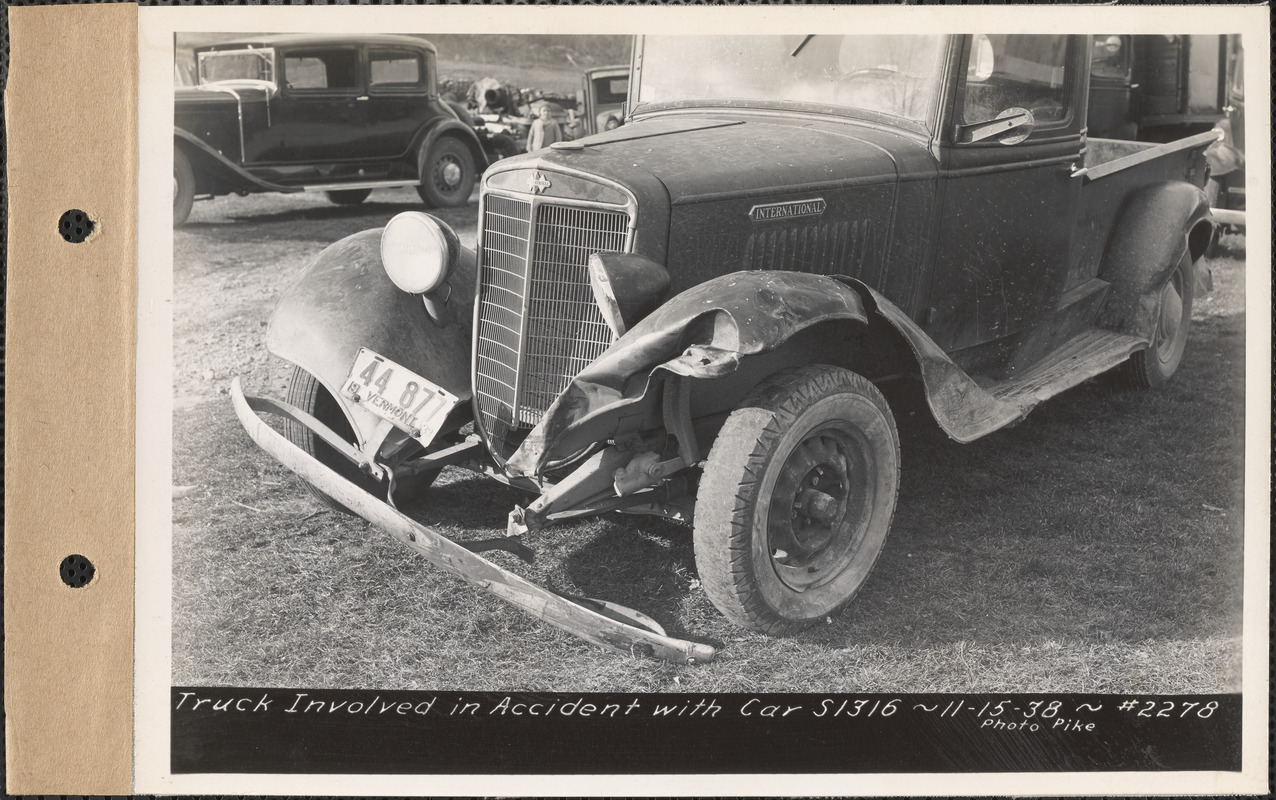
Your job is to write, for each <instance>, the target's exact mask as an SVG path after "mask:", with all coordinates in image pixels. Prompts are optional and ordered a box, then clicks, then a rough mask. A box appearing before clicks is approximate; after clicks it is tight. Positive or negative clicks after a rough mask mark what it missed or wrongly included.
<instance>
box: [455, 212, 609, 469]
mask: <svg viewBox="0 0 1276 800" xmlns="http://www.w3.org/2000/svg"><path fill="white" fill-rule="evenodd" d="M482 222H483V230H482V232H481V234H480V236H481V239H480V241H481V245H482V256H481V257H482V263H481V264H480V265H479V275H480V283H481V285H480V287H479V302H478V308H477V311H478V317H479V320H478V336H477V338H476V341H475V358H474V368H475V376H474V388H475V396H476V398H477V404H478V408H479V414H480V417H481V420H480V421H481V423H482V427H483V429H484V431H485V432H486V434H487V436H488V438H489V445H490V446H491V448H492V450H493V451H494V452H495V453H497V454H498V455H500V456H501V457H502V458H504V457H507V456H508V455H509V454H510V452H512V449H513V448H512V446H511V443H510V438H511V433H513V432H515V431H517V430H521V429H528V428H531V427H533V426H534V425H535V424H536V423H537V422H539V421H540V418H541V416H542V415H544V413H545V411H546V409H548V408H549V406H550V404H551V403H552V402H553V401H554V399H555V398H556V397H558V395H559V394H560V393H561V392H562V391H563V390H564V389H565V388H567V384H568V383H569V382H570V381H571V379H572V378H574V377H576V375H577V374H578V373H579V372H580V371H581V370H582V369H583V368H584V367H585V366H587V365H588V364H589V363H591V362H592V361H594V360H595V359H596V358H598V356H600V355H602V353H603V351H604V350H606V349H607V348H608V347H609V346H610V345H611V342H612V338H613V337H612V333H611V329H610V328H609V327H607V323H606V321H605V320H604V319H603V316H602V312H601V311H600V310H599V308H598V305H597V303H596V302H595V300H594V294H593V290H592V289H591V288H590V286H589V272H588V262H589V256H590V255H591V254H592V253H600V252H624V251H625V249H626V244H627V239H628V233H629V227H630V219H629V215H628V213H626V212H624V211H618V210H612V209H594V208H581V207H579V206H575V205H567V204H561V203H554V202H553V201H551V200H544V201H539V202H535V203H533V202H532V201H531V200H524V199H519V198H515V197H506V196H504V195H499V194H490V195H488V196H487V197H486V200H485V204H484V213H483V220H482Z"/></svg>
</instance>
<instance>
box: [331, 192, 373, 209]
mask: <svg viewBox="0 0 1276 800" xmlns="http://www.w3.org/2000/svg"><path fill="white" fill-rule="evenodd" d="M324 194H326V195H328V199H329V200H331V201H332V202H333V203H336V204H337V205H339V206H357V205H359V204H360V203H362V202H363V201H364V200H367V199H368V195H370V194H372V190H371V189H334V190H333V191H331V192H324Z"/></svg>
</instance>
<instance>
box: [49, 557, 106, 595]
mask: <svg viewBox="0 0 1276 800" xmlns="http://www.w3.org/2000/svg"><path fill="white" fill-rule="evenodd" d="M96 572H97V570H96V569H95V568H94V567H93V562H92V561H89V560H88V559H87V558H85V557H84V556H82V555H79V554H76V555H70V556H67V557H66V558H64V559H62V565H61V566H60V567H59V568H58V574H59V575H61V576H62V582H63V583H65V584H66V585H67V586H70V587H71V588H72V589H82V588H84V587H85V586H88V585H89V582H90V581H92V580H93V575H94V573H96Z"/></svg>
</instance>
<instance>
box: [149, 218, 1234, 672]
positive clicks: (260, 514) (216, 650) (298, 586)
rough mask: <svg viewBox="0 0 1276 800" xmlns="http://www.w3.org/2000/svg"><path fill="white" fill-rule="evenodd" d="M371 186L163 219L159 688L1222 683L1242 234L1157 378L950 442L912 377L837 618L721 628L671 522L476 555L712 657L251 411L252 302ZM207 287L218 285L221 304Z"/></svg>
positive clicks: (494, 496)
mask: <svg viewBox="0 0 1276 800" xmlns="http://www.w3.org/2000/svg"><path fill="white" fill-rule="evenodd" d="M382 196H383V193H378V194H377V195H375V196H374V199H373V201H372V204H371V205H370V206H366V207H364V208H363V209H362V211H360V212H358V213H361V214H364V215H365V216H362V217H355V216H352V215H354V214H355V213H356V212H353V211H350V210H348V209H336V208H333V207H328V206H325V205H324V204H323V202H322V200H321V199H304V200H298V199H296V198H284V199H278V198H255V197H254V198H244V199H240V198H228V199H225V200H220V201H216V203H215V204H201V206H203V207H201V206H197V215H196V216H193V217H192V219H193V221H194V224H193V225H192V226H189V227H188V228H187V229H183V230H182V231H179V232H178V235H177V240H176V251H177V252H176V258H175V291H176V298H175V301H176V302H175V312H176V316H175V319H176V322H175V347H176V360H177V368H176V373H177V375H176V381H177V386H176V387H175V390H176V392H177V397H178V404H177V410H176V414H175V420H174V430H175V434H176V435H175V440H176V441H177V445H176V448H175V452H174V461H173V463H174V471H175V474H174V482H175V484H177V485H181V486H189V487H193V488H191V489H190V490H189V491H188V492H186V493H185V494H184V495H183V496H181V497H179V498H177V499H175V500H174V502H173V513H174V518H173V544H172V546H173V560H174V576H173V577H174V592H173V639H174V641H173V656H174V672H173V680H174V682H175V683H178V684H218V685H254V686H309V687H317V688H320V687H365V688H376V689H391V688H399V689H407V688H418V689H438V690H442V689H465V690H484V689H489V690H497V689H505V690H515V689H525V690H573V691H586V690H597V691H602V690H623V691H682V690H686V691H765V690H792V691H871V690H881V691H886V690H894V691H901V690H902V691H950V692H956V691H961V692H972V691H1032V692H1043V691H1063V690H1068V691H1097V692H1131V693H1148V692H1189V691H1191V692H1206V691H1221V690H1232V689H1236V688H1237V687H1238V685H1239V678H1240V676H1239V666H1238V664H1239V637H1240V622H1241V619H1240V613H1241V545H1242V539H1243V536H1242V516H1241V496H1240V487H1241V476H1242V472H1243V464H1242V463H1241V443H1242V441H1243V434H1244V431H1243V407H1244V403H1243V401H1244V386H1243V343H1244V327H1245V325H1244V318H1243V315H1242V309H1243V297H1244V294H1243V291H1242V289H1241V288H1240V287H1241V286H1242V284H1243V276H1244V261H1243V253H1240V252H1237V251H1230V252H1224V253H1223V254H1222V256H1221V257H1220V258H1218V259H1216V260H1214V261H1213V262H1212V266H1213V267H1214V280H1215V287H1216V288H1215V292H1214V293H1213V294H1212V295H1211V297H1210V298H1209V299H1208V300H1206V301H1204V302H1201V303H1199V304H1198V305H1197V308H1196V315H1195V316H1196V321H1195V328H1194V330H1193V339H1192V342H1191V343H1190V345H1189V349H1188V354H1187V358H1186V361H1185V363H1184V365H1183V368H1182V371H1181V373H1180V375H1179V376H1178V377H1176V378H1175V380H1174V381H1173V382H1172V384H1171V385H1170V386H1169V387H1167V388H1166V389H1165V390H1164V391H1161V392H1153V393H1138V392H1129V391H1124V390H1119V389H1117V388H1115V387H1114V385H1113V384H1112V382H1111V381H1109V380H1107V379H1106V378H1101V379H1098V380H1094V381H1090V382H1088V383H1086V384H1083V385H1082V386H1080V387H1077V388H1076V389H1074V390H1072V391H1070V392H1068V393H1066V394H1064V395H1062V396H1060V397H1058V398H1056V399H1054V400H1051V401H1049V402H1047V403H1045V404H1043V405H1042V406H1041V407H1039V408H1038V409H1037V410H1036V411H1034V412H1033V413H1032V415H1031V416H1030V417H1029V418H1028V419H1027V420H1025V421H1024V422H1023V423H1021V424H1020V425H1018V426H1016V427H1015V428H1013V429H1010V430H1006V431H1002V432H999V433H997V434H994V435H992V436H990V437H987V438H985V439H983V440H980V441H979V442H976V443H974V444H970V445H958V444H955V443H953V442H951V441H950V440H948V439H947V438H946V437H945V436H944V435H943V434H942V433H941V432H939V431H938V430H937V429H936V428H935V426H934V425H933V423H930V422H929V421H928V420H927V419H926V417H925V412H924V411H923V410H921V409H920V408H919V407H918V406H916V405H915V404H913V405H910V403H912V402H913V401H911V400H910V399H909V398H907V397H896V398H892V401H893V403H895V405H896V410H897V413H898V414H899V416H900V417H901V419H902V422H901V441H902V445H903V457H904V462H903V463H904V472H903V482H902V487H901V491H900V501H899V511H898V513H897V516H896V520H895V524H894V528H893V530H892V533H891V536H890V538H889V539H888V541H887V545H886V549H885V552H884V553H883V555H882V557H881V559H880V560H879V562H878V565H877V567H876V568H875V570H874V572H873V574H872V575H871V576H870V578H869V580H868V583H867V584H866V586H865V587H864V589H863V590H862V591H861V593H860V595H859V596H858V597H857V598H856V600H855V601H854V603H852V605H851V606H850V607H849V608H848V609H847V611H846V612H845V613H843V614H842V615H840V616H838V617H836V618H834V619H833V620H832V621H831V623H830V624H828V625H825V626H821V627H819V628H818V629H815V630H813V631H809V632H807V633H805V634H802V635H800V636H797V637H793V638H786V639H773V638H768V637H764V636H760V635H755V634H752V633H748V632H746V631H743V630H741V629H738V628H735V627H733V626H731V625H730V624H729V623H727V622H726V621H725V619H723V618H722V616H721V615H720V614H719V613H718V612H717V611H716V609H714V608H713V606H712V605H711V604H710V603H709V601H708V599H707V597H706V596H705V594H704V592H703V591H702V590H700V588H699V585H698V582H697V581H696V571H695V565H694V561H693V557H692V547H691V536H690V531H689V530H688V529H685V528H682V527H679V526H676V525H673V524H668V523H665V522H662V521H657V520H652V519H647V518H641V517H622V516H618V515H611V516H607V517H603V518H599V519H592V520H586V521H582V522H578V523H575V524H569V525H561V526H558V527H554V528H550V529H547V530H545V531H543V532H538V533H537V534H536V535H535V536H534V537H533V539H532V541H530V542H529V544H531V545H532V546H533V547H534V548H535V549H536V550H537V552H538V557H537V560H536V563H535V564H534V565H531V566H527V565H523V564H522V562H519V561H518V560H516V559H514V558H513V557H512V556H508V555H506V554H503V553H496V554H491V557H492V559H493V560H495V561H497V562H499V563H501V564H502V565H503V566H506V567H508V568H510V569H513V570H514V571H516V572H518V573H519V574H522V575H525V576H526V577H528V578H529V579H531V580H533V581H536V582H540V583H543V584H548V585H551V586H553V587H555V588H558V589H562V590H566V591H569V592H572V593H575V594H583V595H587V596H595V597H601V598H605V599H609V600H614V601H616V602H619V603H622V604H624V605H628V606H631V607H634V608H638V609H640V610H642V611H644V612H646V613H648V614H650V615H651V616H653V617H654V618H656V619H657V620H658V621H660V622H661V623H662V624H664V625H665V627H666V628H667V629H668V630H669V631H670V633H671V634H673V635H676V636H682V637H687V638H692V639H696V640H699V641H704V642H709V643H711V644H714V645H716V646H719V647H721V648H722V653H721V659H720V660H719V661H718V662H715V663H713V664H709V665H704V666H698V667H690V668H688V667H680V666H672V665H667V664H661V663H657V662H653V661H649V660H644V659H635V658H627V657H623V656H616V655H613V654H610V653H607V652H604V651H602V650H599V649H596V648H594V647H592V646H590V645H588V644H585V643H583V642H581V641H580V640H577V639H575V638H573V637H571V636H568V635H566V634H563V633H560V632H558V631H556V630H554V629H552V628H550V627H548V626H546V625H544V624H541V623H538V622H536V621H535V620H533V619H532V618H531V617H529V616H527V615H525V614H523V613H521V612H519V611H518V610H516V609H514V608H512V607H510V606H508V605H506V604H505V603H503V602H501V601H499V600H496V599H495V598H493V597H491V596H489V595H487V594H485V593H483V592H481V591H479V590H476V589H473V588H470V587H468V586H467V585H465V584H464V583H463V582H461V581H460V580H459V579H455V578H451V577H449V576H447V575H445V574H443V573H442V572H441V571H439V570H437V569H435V568H433V567H431V566H430V565H429V564H427V563H426V562H425V561H424V560H423V559H421V558H419V557H416V556H414V555H412V554H411V553H409V552H408V551H406V550H405V549H403V548H402V547H401V546H399V545H398V544H397V543H395V542H394V541H393V540H391V539H390V538H389V537H388V536H386V535H384V534H381V533H379V532H378V531H376V530H375V529H373V528H372V527H371V526H369V525H368V524H366V523H364V522H363V521H361V520H358V519H354V518H351V517H347V516H343V515H339V514H336V513H332V512H328V511H324V510H321V509H320V507H319V506H318V505H317V504H316V503H315V502H314V501H312V500H311V499H310V497H309V496H308V495H307V494H306V493H305V492H304V491H303V489H302V487H301V485H300V484H299V482H298V480H297V479H296V478H295V477H293V476H292V475H291V473H289V472H287V471H286V470H284V469H283V468H282V467H280V466H278V465H277V464H275V463H274V462H273V460H271V459H270V458H269V457H267V456H265V455H264V454H262V453H260V452H259V451H258V450H257V448H256V447H255V445H253V444H252V442H251V441H250V440H249V439H248V438H247V436H246V435H244V434H243V432H242V430H241V429H240V428H239V426H238V423H237V421H236V420H235V418H234V416H233V413H232V411H231V409H230V405H229V402H228V401H227V398H226V397H225V395H224V391H225V385H226V384H227V383H228V382H229V377H230V376H231V375H232V374H234V373H236V372H239V373H247V374H248V376H249V378H250V381H249V384H250V386H255V388H256V389H258V390H261V391H266V392H271V393H274V394H280V391H279V386H278V381H279V380H280V376H281V375H282V374H283V373H282V372H281V371H280V369H279V367H278V365H276V364H273V363H271V362H270V361H269V359H268V357H267V356H266V355H265V354H264V352H263V351H262V350H261V347H260V344H259V342H260V339H261V335H262V333H263V332H264V328H262V327H261V324H262V323H263V322H264V320H265V319H266V316H267V315H268V313H269V309H270V307H271V306H272V305H273V302H274V299H275V297H276V296H277V294H278V292H279V291H281V290H282V288H283V286H284V285H286V283H287V281H288V279H289V278H290V276H291V275H292V274H294V272H295V269H296V268H299V266H300V263H301V262H302V261H304V258H303V256H302V255H301V253H302V252H303V251H305V252H306V254H307V255H306V257H308V256H309V255H312V254H313V253H314V252H316V251H317V249H318V245H317V244H314V242H319V241H331V240H333V239H335V238H337V237H338V236H340V235H343V234H344V233H347V232H350V231H351V230H357V229H359V228H360V227H370V226H371V225H373V224H380V223H381V222H383V221H384V220H383V219H382V217H383V216H385V217H388V215H389V214H391V213H393V211H395V210H398V208H397V206H396V203H397V202H399V201H400V200H403V198H398V195H394V196H392V197H391V196H389V195H385V196H386V197H390V202H387V201H385V200H381V201H378V200H377V198H379V197H382ZM405 197H406V196H405ZM396 198H397V199H396ZM403 202H407V201H406V200H403ZM269 203H289V204H292V205H289V206H288V207H287V209H289V210H284V211H272V210H270V209H272V208H274V206H269V205H268V204H269ZM254 204H255V205H254ZM227 209H230V211H227ZM462 211H464V214H462V212H461V211H458V212H454V213H456V214H457V215H458V219H460V218H461V217H462V216H468V219H469V222H468V225H469V228H468V229H466V230H462V237H463V238H465V237H466V236H469V237H471V240H472V235H473V234H472V231H473V215H474V212H473V208H472V207H471V208H470V209H468V210H462ZM241 213H242V214H245V215H246V216H242V217H238V218H235V219H233V220H231V221H228V220H230V219H231V218H229V217H227V216H226V215H227V214H241ZM219 215H221V216H219ZM263 220H264V221H263ZM449 221H450V222H454V221H453V220H449ZM232 222H233V224H232ZM284 223H286V224H284ZM454 224H457V225H458V227H461V223H459V222H454ZM304 242H311V244H309V245H306V244H304ZM1232 244H1238V243H1237V242H1232ZM306 247H309V250H308V251H306ZM209 253H216V254H217V255H216V257H215V259H214V257H211V256H209V255H208V254H209ZM276 253H278V254H289V255H287V257H286V258H285V257H283V256H282V255H281V256H280V258H273V257H272V254H276ZM281 261H285V262H287V263H280V262H281ZM213 292H220V293H221V294H222V296H221V298H220V300H219V302H218V303H217V304H215V307H213V308H210V307H209V304H208V303H207V300H206V298H207V297H208V296H210V294H211V293H213ZM516 502H525V501H524V498H523V497H522V496H521V495H519V494H518V493H517V492H514V491H512V490H510V489H508V488H505V487H502V486H500V485H499V484H496V483H494V482H492V481H490V480H487V479H483V478H479V477H476V476H473V475H471V474H469V473H466V472H463V471H459V470H454V469H449V470H447V471H445V472H444V474H443V476H442V478H441V479H440V481H439V483H438V484H437V485H436V487H435V489H433V490H432V491H431V493H430V495H429V496H428V498H427V505H426V506H425V507H422V508H418V509H414V510H413V513H415V514H417V515H418V516H419V517H420V518H421V519H423V520H428V521H429V522H431V523H432V524H434V525H436V526H437V527H438V528H439V529H440V530H442V532H444V533H447V534H449V535H453V536H456V537H458V538H485V537H487V536H490V535H492V531H493V529H499V528H502V527H503V525H504V522H505V515H506V513H507V511H508V510H509V508H510V507H511V506H512V505H513V504H514V503H516Z"/></svg>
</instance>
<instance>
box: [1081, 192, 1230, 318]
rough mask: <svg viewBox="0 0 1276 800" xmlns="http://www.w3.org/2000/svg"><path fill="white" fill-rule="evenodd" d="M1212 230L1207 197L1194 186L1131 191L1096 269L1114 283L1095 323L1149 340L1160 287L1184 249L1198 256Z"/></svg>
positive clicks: (1192, 257) (1207, 241)
mask: <svg viewBox="0 0 1276 800" xmlns="http://www.w3.org/2000/svg"><path fill="white" fill-rule="evenodd" d="M1213 231H1214V221H1213V218H1212V216H1211V215H1210V204H1209V200H1208V199H1207V198H1206V196H1205V193H1204V192H1203V191H1201V190H1200V189H1199V188H1197V187H1196V186H1193V185H1191V184H1189V183H1184V182H1182V181H1167V182H1165V183H1156V184H1152V185H1150V186H1146V187H1143V188H1142V189H1139V190H1137V191H1135V192H1132V193H1131V194H1130V197H1129V198H1128V199H1127V200H1126V203H1125V207H1124V208H1123V209H1122V211H1121V217H1120V219H1119V220H1118V221H1117V224H1116V228H1115V230H1114V231H1113V234H1112V237H1111V239H1109V240H1108V246H1107V249H1106V250H1105V251H1104V254H1103V262H1102V264H1101V266H1100V268H1099V277H1100V278H1101V279H1103V280H1105V281H1107V282H1108V283H1110V284H1112V288H1111V289H1110V290H1109V292H1108V297H1107V300H1106V301H1105V302H1104V306H1103V310H1102V311H1101V312H1100V314H1099V325H1100V326H1101V327H1104V328H1107V329H1109V330H1114V331H1118V332H1121V333H1126V334H1130V335H1133V336H1139V337H1141V338H1144V339H1148V340H1150V339H1151V338H1152V334H1153V331H1154V329H1155V326H1156V315H1157V303H1158V298H1159V297H1160V290H1161V287H1162V286H1163V285H1164V284H1165V281H1166V280H1167V279H1168V278H1169V275H1170V273H1171V272H1172V271H1173V270H1174V269H1175V267H1177V266H1178V263H1179V261H1181V260H1182V258H1183V254H1184V253H1188V254H1189V255H1190V256H1191V259H1192V261H1196V260H1197V259H1199V258H1200V257H1201V255H1202V254H1203V253H1204V252H1205V248H1206V247H1207V246H1208V245H1209V242H1210V239H1211V238H1212V237H1213Z"/></svg>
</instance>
